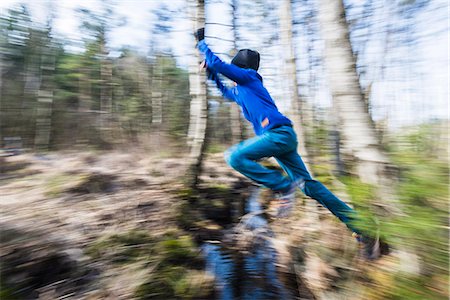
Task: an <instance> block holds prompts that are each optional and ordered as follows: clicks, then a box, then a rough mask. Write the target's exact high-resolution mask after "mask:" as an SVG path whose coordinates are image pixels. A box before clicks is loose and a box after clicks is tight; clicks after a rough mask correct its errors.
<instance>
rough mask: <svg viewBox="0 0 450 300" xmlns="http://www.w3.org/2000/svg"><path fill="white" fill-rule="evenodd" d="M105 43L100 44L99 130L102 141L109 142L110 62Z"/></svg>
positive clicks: (110, 105)
mask: <svg viewBox="0 0 450 300" xmlns="http://www.w3.org/2000/svg"><path fill="white" fill-rule="evenodd" d="M107 55H108V51H107V50H106V45H105V44H102V45H101V58H100V59H101V61H100V80H101V85H100V111H101V114H100V132H101V137H102V140H103V141H104V142H106V143H107V144H110V143H112V142H113V140H112V124H111V123H112V122H111V119H112V89H111V83H112V63H111V61H110V60H109V59H108V58H107Z"/></svg>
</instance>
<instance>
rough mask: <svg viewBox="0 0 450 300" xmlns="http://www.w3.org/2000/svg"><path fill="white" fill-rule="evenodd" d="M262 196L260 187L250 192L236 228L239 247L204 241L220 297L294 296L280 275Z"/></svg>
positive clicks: (208, 262)
mask: <svg viewBox="0 0 450 300" xmlns="http://www.w3.org/2000/svg"><path fill="white" fill-rule="evenodd" d="M259 195H260V189H256V190H255V191H253V192H252V193H251V195H250V197H249V199H248V201H247V203H246V207H245V215H244V216H243V217H242V219H241V222H240V223H239V224H237V225H236V226H235V227H234V233H233V234H234V238H235V239H236V240H237V241H238V242H237V243H238V244H239V245H240V246H239V247H237V249H235V248H229V247H226V246H225V245H224V244H222V243H220V242H214V241H211V242H206V243H204V244H203V247H202V249H203V253H204V255H205V258H206V270H207V271H208V272H210V273H211V274H213V275H214V276H215V288H216V291H217V297H216V298H217V299H222V300H231V299H249V300H250V299H252V300H255V299H256V300H257V299H264V300H267V299H293V298H294V295H293V291H292V290H293V289H288V288H287V287H286V286H284V285H283V284H282V282H281V281H280V279H279V277H278V274H277V271H276V262H277V253H276V251H275V249H274V247H273V244H272V242H271V239H270V238H271V237H273V232H272V231H271V230H270V228H269V224H268V222H267V220H266V219H265V218H264V217H263V216H264V214H262V208H261V205H260V203H259V201H258V199H259Z"/></svg>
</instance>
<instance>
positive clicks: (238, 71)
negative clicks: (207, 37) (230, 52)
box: [197, 40, 251, 84]
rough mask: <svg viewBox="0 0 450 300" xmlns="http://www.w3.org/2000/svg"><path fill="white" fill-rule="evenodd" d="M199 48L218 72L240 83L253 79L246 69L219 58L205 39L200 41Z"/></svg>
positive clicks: (208, 63) (212, 67)
mask: <svg viewBox="0 0 450 300" xmlns="http://www.w3.org/2000/svg"><path fill="white" fill-rule="evenodd" d="M197 47H198V49H199V50H200V51H201V52H202V53H203V54H204V55H205V59H206V63H207V65H208V67H209V68H210V69H211V70H212V71H215V72H216V73H220V74H223V75H224V76H226V77H227V78H229V79H231V80H233V81H234V82H236V83H238V84H244V83H246V82H249V81H250V80H251V76H250V75H249V74H248V72H247V71H246V70H245V69H242V68H239V67H238V66H235V65H232V64H227V63H225V62H223V61H222V60H221V59H220V58H218V57H217V56H216V55H215V54H214V53H213V52H212V51H211V50H210V49H209V47H208V45H207V44H206V43H205V41H204V40H202V41H200V42H199V43H198V46H197Z"/></svg>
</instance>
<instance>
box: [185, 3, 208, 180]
mask: <svg viewBox="0 0 450 300" xmlns="http://www.w3.org/2000/svg"><path fill="white" fill-rule="evenodd" d="M189 4H190V9H191V13H192V25H193V31H194V30H196V29H198V28H201V27H204V25H205V3H204V0H191V1H190V2H189ZM192 37H193V36H192ZM201 61H202V57H201V55H200V52H199V51H198V50H196V49H194V52H193V54H192V55H191V61H190V65H189V86H190V95H191V97H192V99H191V107H190V122H189V131H188V143H189V146H190V155H189V158H190V161H189V164H190V174H188V176H189V179H188V181H189V182H188V183H189V185H190V186H191V187H195V186H197V184H198V177H199V175H200V172H201V167H202V160H203V154H204V151H205V148H206V131H207V125H208V124H207V123H208V99H207V97H206V96H207V94H206V81H205V76H204V75H202V74H201V73H200V68H199V66H200V63H201Z"/></svg>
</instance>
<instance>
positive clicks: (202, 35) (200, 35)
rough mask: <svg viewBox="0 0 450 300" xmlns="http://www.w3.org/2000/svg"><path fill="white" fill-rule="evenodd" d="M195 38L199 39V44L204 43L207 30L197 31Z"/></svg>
mask: <svg viewBox="0 0 450 300" xmlns="http://www.w3.org/2000/svg"><path fill="white" fill-rule="evenodd" d="M194 36H195V38H196V39H197V42H200V41H203V40H204V39H205V28H204V27H203V28H200V29H197V31H196V32H195V33H194Z"/></svg>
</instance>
